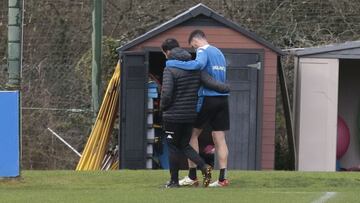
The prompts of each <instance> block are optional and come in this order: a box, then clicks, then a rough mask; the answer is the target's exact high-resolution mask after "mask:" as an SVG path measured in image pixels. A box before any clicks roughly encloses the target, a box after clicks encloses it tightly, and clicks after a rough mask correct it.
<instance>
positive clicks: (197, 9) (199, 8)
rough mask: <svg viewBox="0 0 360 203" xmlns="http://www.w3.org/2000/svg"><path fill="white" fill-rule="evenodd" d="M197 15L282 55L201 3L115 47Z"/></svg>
mask: <svg viewBox="0 0 360 203" xmlns="http://www.w3.org/2000/svg"><path fill="white" fill-rule="evenodd" d="M199 15H205V16H207V17H209V18H211V19H213V20H215V21H217V22H219V23H221V24H223V25H225V26H227V27H230V28H232V29H234V30H236V31H237V32H239V33H241V34H243V35H245V36H247V37H249V38H250V39H252V40H254V41H256V42H258V43H259V44H262V45H263V46H265V47H267V48H269V49H271V50H272V51H274V52H276V53H278V54H280V55H284V52H282V51H281V49H279V48H277V47H275V46H274V45H272V44H271V43H269V42H267V41H266V40H264V39H263V38H261V37H259V36H258V35H256V34H255V33H252V32H250V31H248V30H246V29H245V28H243V27H241V26H239V25H238V24H236V23H234V22H232V21H229V20H227V19H226V18H225V17H223V16H221V15H219V14H218V13H216V12H215V11H214V10H212V9H210V8H209V7H207V6H205V5H204V4H201V3H200V4H197V5H196V6H194V7H192V8H190V9H188V10H187V11H185V12H183V13H181V14H179V15H178V16H176V17H174V18H172V19H171V20H169V21H167V22H165V23H163V24H161V25H159V26H157V27H155V28H154V29H152V30H150V31H148V32H146V33H145V34H143V35H141V36H139V37H137V38H135V39H134V40H132V41H130V42H129V43H127V44H125V45H123V46H121V47H119V48H118V49H117V51H125V50H127V49H129V48H131V47H133V46H135V45H138V44H140V43H142V42H144V41H145V40H147V39H150V38H152V37H154V36H155V35H158V34H160V33H162V32H164V31H166V30H168V29H170V28H173V27H175V26H177V25H179V24H181V23H184V22H185V21H188V20H191V19H193V18H195V17H197V16H199Z"/></svg>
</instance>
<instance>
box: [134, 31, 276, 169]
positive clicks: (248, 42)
mask: <svg viewBox="0 0 360 203" xmlns="http://www.w3.org/2000/svg"><path fill="white" fill-rule="evenodd" d="M195 29H198V27H193V26H178V27H174V28H172V29H170V30H167V31H165V32H163V33H161V34H159V35H157V36H155V37H153V38H150V39H148V40H146V41H144V42H143V43H140V44H138V45H137V46H135V47H133V48H131V50H132V51H135V50H142V49H143V48H145V47H160V46H161V43H162V42H163V41H164V40H165V39H166V38H169V37H172V38H176V39H177V40H178V41H179V43H180V46H182V47H185V48H190V46H189V45H188V42H187V41H188V36H189V34H190V33H191V31H193V30H195ZM201 29H202V30H203V31H204V32H205V34H206V36H207V39H208V41H209V42H210V44H212V45H214V46H216V47H218V48H230V49H262V50H264V53H265V55H264V82H263V85H264V87H263V90H264V92H263V98H262V99H263V112H262V119H261V120H262V124H261V131H262V135H261V137H262V141H261V169H263V170H272V169H274V162H275V106H276V75H277V68H276V67H277V54H276V53H275V52H273V51H272V50H270V49H268V48H267V47H264V46H263V45H261V44H259V43H257V42H255V41H253V40H252V39H250V38H248V37H246V36H244V35H241V33H239V32H237V31H235V30H232V29H230V28H226V27H201Z"/></svg>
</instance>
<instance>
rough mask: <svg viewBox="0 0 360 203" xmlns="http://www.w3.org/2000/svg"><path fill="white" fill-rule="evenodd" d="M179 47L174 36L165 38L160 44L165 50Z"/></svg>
mask: <svg viewBox="0 0 360 203" xmlns="http://www.w3.org/2000/svg"><path fill="white" fill-rule="evenodd" d="M176 47H180V45H179V42H178V41H177V40H176V39H174V38H167V39H166V40H165V41H164V42H163V43H162V44H161V49H162V50H163V51H164V52H166V51H170V50H171V49H173V48H176Z"/></svg>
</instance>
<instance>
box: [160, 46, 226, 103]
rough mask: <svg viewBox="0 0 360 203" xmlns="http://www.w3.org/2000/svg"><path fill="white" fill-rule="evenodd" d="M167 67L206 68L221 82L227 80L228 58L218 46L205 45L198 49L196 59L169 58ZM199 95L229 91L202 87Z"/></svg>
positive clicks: (211, 94)
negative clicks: (179, 59) (226, 58)
mask: <svg viewBox="0 0 360 203" xmlns="http://www.w3.org/2000/svg"><path fill="white" fill-rule="evenodd" d="M166 67H176V68H180V69H183V70H199V69H200V70H204V69H205V70H206V71H207V72H208V73H209V75H210V76H212V77H213V78H214V79H215V80H217V81H219V82H223V83H225V81H226V60H225V57H224V54H223V53H222V52H221V51H220V50H219V49H218V48H216V47H214V46H211V45H205V46H202V47H199V48H198V49H197V50H196V59H195V60H192V61H178V60H167V61H166ZM198 95H199V97H204V96H226V95H229V93H220V92H217V91H215V90H211V89H208V88H205V87H203V86H201V87H200V89H199V92H198Z"/></svg>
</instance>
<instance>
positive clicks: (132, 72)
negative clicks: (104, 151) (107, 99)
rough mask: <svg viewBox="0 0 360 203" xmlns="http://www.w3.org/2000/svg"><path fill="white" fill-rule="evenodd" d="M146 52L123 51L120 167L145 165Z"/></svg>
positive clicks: (131, 167) (137, 167)
mask: <svg viewBox="0 0 360 203" xmlns="http://www.w3.org/2000/svg"><path fill="white" fill-rule="evenodd" d="M146 61H147V60H146V55H145V53H139V52H125V53H123V54H122V72H121V86H120V97H121V98H120V100H119V101H120V118H121V121H120V136H119V146H120V149H119V151H120V168H121V169H144V168H145V167H146V110H147V97H146V94H147V86H146V84H147V81H148V67H147V65H146Z"/></svg>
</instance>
